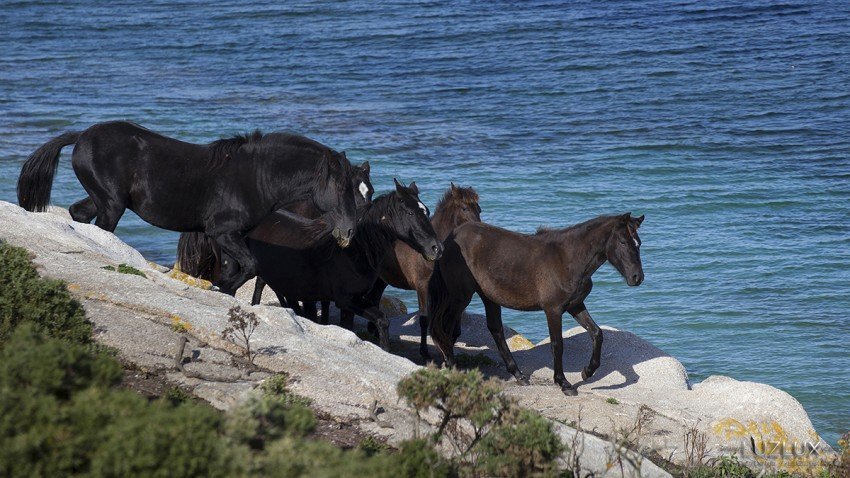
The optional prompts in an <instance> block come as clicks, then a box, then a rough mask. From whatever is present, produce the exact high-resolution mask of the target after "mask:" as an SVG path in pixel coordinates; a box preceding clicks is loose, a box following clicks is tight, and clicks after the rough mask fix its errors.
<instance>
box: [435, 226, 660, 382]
mask: <svg viewBox="0 0 850 478" xmlns="http://www.w3.org/2000/svg"><path fill="white" fill-rule="evenodd" d="M642 222H643V216H641V217H638V218H633V217H631V214H623V215H620V216H600V217H597V218H596V219H591V220H589V221H586V222H583V223H581V224H577V225H575V226H571V227H567V228H565V229H541V230H539V231H538V232H537V234H533V235H525V234H518V233H516V232H511V231H507V230H505V229H501V228H498V227H495V226H491V225H489V224H485V223H483V222H469V223H466V224H463V225H461V226H459V227H458V228H456V229H455V230H454V231H453V232H452V233H451V234H450V235H449V237H448V238H446V240H445V253H444V254H443V257H442V258H441V259H440V260H439V261H438V262H437V263H436V264H435V266H434V273H433V274H432V275H431V282H430V283H429V285H428V307H429V311H430V316H431V324H432V325H431V337H433V339H434V343H435V344H436V345H437V347H438V348H439V349H440V351H441V352H442V353H443V357H444V358H445V360H446V364H447V365H448V366H453V365H454V363H455V360H454V352H453V347H454V343H455V341H457V337H458V336H459V335H460V319H461V314H463V310H464V309H465V308H466V306H467V305H469V301H470V300H471V299H472V294H474V293H476V292H477V293H478V296H479V297H481V301H482V302H483V303H484V309H485V312H486V315H487V328H488V329H489V330H490V333H491V334H492V335H493V340H494V341H495V342H496V347H497V348H498V349H499V353H500V354H501V356H502V360H504V362H505V365H506V366H507V368H508V372H510V373H511V374H512V375H513V376H514V377H515V378H516V379H517V381H519V382H520V383H522V384H528V379H527V378H526V377H525V375H523V373H522V371H520V369H519V367H517V364H516V362H515V361H514V358H513V356H512V355H511V352H510V350H508V344H507V343H506V342H505V334H504V329H503V328H502V307H509V308H511V309H515V310H541V309H542V310H543V311H544V312H545V313H546V321H547V323H548V326H549V338H550V339H551V341H552V357H553V361H554V370H555V374H554V380H555V383H556V384H558V385H559V386H560V387H561V390H562V391H563V392H564V393H565V394H566V395H576V391H575V389H574V388H573V387H572V385H570V383H569V382H568V381H567V379H566V377H564V366H563V362H562V357H563V353H564V341H563V339H562V337H561V335H562V331H561V327H562V325H563V322H562V318H561V316H562V314H563V313H564V312H565V311H566V312H569V313H570V315H572V316H573V317H574V318H575V320H576V321H577V322H578V323H579V324H581V326H582V327H584V328H585V330H587V332H588V333H589V334H590V335H591V337H593V356H592V357H591V359H590V363H589V364H588V366H587V367H585V368H584V370H582V373H581V376H582V378H583V379H585V380H587V379H588V378H589V377H591V376H592V375H593V373H594V372H595V371H596V369H597V368H598V367H599V361H600V355H601V353H602V330H601V329H600V328H599V327H598V326H597V325H596V323H595V322H594V321H593V319H592V318H591V317H590V314H588V313H587V308H586V307H585V306H584V299H585V298H587V296H588V295H589V294H590V290H591V289H592V288H593V282H592V281H591V279H590V278H591V276H592V275H593V273H594V272H596V270H597V269H599V267H600V266H601V265H602V264H604V263H605V261H609V262H611V265H613V266H614V268H615V269H617V271H619V272H620V274H621V275H622V276H623V277H624V278H625V279H626V283H627V284H628V285H630V286H637V285H640V283H641V282H643V266H642V265H641V260H640V244H641V243H640V238H639V237H638V227H640V225H641V223H642Z"/></svg>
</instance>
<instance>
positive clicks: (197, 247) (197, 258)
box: [177, 232, 219, 282]
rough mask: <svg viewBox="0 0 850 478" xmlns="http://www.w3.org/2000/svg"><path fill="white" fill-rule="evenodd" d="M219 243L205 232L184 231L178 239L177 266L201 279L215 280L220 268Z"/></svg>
mask: <svg viewBox="0 0 850 478" xmlns="http://www.w3.org/2000/svg"><path fill="white" fill-rule="evenodd" d="M218 261H219V252H218V244H216V243H215V241H213V240H212V238H211V237H209V236H207V235H206V234H204V233H203V232H184V233H182V234H180V239H179V240H178V241H177V267H179V268H180V271H182V272H185V273H187V274H189V275H190V276H193V277H197V278H199V279H204V280H208V281H210V282H215V281H216V280H218V277H217V275H218V270H219V262H218Z"/></svg>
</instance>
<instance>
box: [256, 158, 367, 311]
mask: <svg viewBox="0 0 850 478" xmlns="http://www.w3.org/2000/svg"><path fill="white" fill-rule="evenodd" d="M370 171H371V170H370V167H369V162H368V161H365V162H364V163H363V164H361V165H360V166H353V167H352V168H351V184H352V186H353V187H354V197H355V201H354V203H355V204H356V205H357V207H358V208H362V207H363V206H365V205H366V204H369V203H371V202H372V195H373V194H374V193H375V188H374V187H372V178H371V177H370V175H369V173H370ZM284 209H286V210H288V211H289V212H293V213H295V214H298V215H299V216H301V217H305V218H307V219H316V218H318V217H320V216H321V211H319V210H318V209H316V207H315V206H314V205H313V204H312V203H310V202H307V201H302V202H300V203H297V204H294V205H292V206H286V207H284ZM265 284H266V283H265V282H264V281H263V279H262V278H261V277H257V281H256V283H255V284H254V295H253V298H252V300H251V304H253V305H257V304H259V303H260V300H261V299H262V297H263V288H264V287H265ZM282 300H285V301H286V306H287V307H289V308H291V309H293V310H295V311H296V313H297V314H298V315H302V316H304V317H307V318H308V319H311V320H313V321H315V320H316V319H317V316H318V314H317V310H316V303H315V302H313V301H301V303H302V305H301V306H299V305H298V302H299V301H300V300H301V299H300V298H297V297H285V298H283V299H282ZM281 305H284V303H283V302H281ZM329 305H330V303H329V301H327V300H323V301H322V323H324V324H327V323H328V309H329Z"/></svg>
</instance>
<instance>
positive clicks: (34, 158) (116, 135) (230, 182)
mask: <svg viewBox="0 0 850 478" xmlns="http://www.w3.org/2000/svg"><path fill="white" fill-rule="evenodd" d="M70 144H75V147H74V153H73V156H72V158H71V164H72V165H73V167H74V172H75V173H76V175H77V178H78V179H79V180H80V183H81V184H82V185H83V188H85V190H86V192H87V193H88V196H89V197H88V198H86V199H83V200H81V201H78V202H76V203H75V204H73V205H72V206H71V208H70V212H71V217H73V218H74V220H75V221H80V222H90V221H91V220H92V219H95V218H96V220H95V224H96V225H97V226H98V227H100V228H101V229H105V230H107V231H114V230H115V226H116V225H117V224H118V221H119V220H120V219H121V216H122V215H123V214H124V210H125V209H130V210H132V211H134V212H135V213H136V214H138V215H139V216H140V217H141V218H142V219H144V220H145V221H147V222H149V223H150V224H153V225H155V226H159V227H162V228H164V229H170V230H173V231H180V232H186V231H196V232H204V233H206V234H207V235H209V236H210V237H213V238H214V239H215V241H216V242H217V243H218V244H219V245H220V246H221V249H222V251H223V252H224V253H226V254H227V256H229V257H231V258H232V259H233V260H232V261H227V260H225V261H222V264H223V270H222V278H221V281H220V282H219V283H218V284H217V285H218V286H219V288H220V289H221V291H222V292H225V293H228V294H231V295H232V294H233V293H235V291H236V289H237V288H238V287H239V286H240V285H242V284H243V283H245V281H246V280H248V279H249V278H250V277H252V276H254V274H256V267H257V266H256V262H255V261H254V258H253V256H252V255H251V253H250V252H249V251H248V248H247V246H246V244H245V241H244V238H243V235H244V233H246V232H247V231H249V230H250V229H252V228H253V227H254V226H256V225H257V224H258V223H259V222H260V221H261V220H262V219H263V218H264V217H266V216H267V215H269V214H270V213H271V212H272V211H274V210H276V209H278V208H280V207H281V206H283V205H285V204H291V203H293V202H296V201H306V200H309V201H312V202H313V204H314V205H315V206H316V208H317V209H318V210H320V211H323V212H325V215H324V216H322V219H320V220H316V221H312V222H303V223H298V224H293V226H292V227H298V228H300V234H301V235H302V236H307V237H308V238H310V239H311V240H314V241H315V240H318V239H319V238H321V237H323V236H325V235H327V234H328V233H331V234H332V235H333V236H334V237H335V238H336V239H337V241H338V242H339V243H340V245H342V246H346V245H347V244H348V243H349V242H350V241H351V238H352V236H353V234H354V227H355V221H356V210H355V205H354V192H353V190H352V186H351V164H350V163H349V162H348V160H347V159H346V158H345V155H344V154H342V153H337V152H336V151H334V150H332V149H330V148H328V147H326V146H324V145H322V144H319V143H317V142H315V141H313V140H310V139H308V138H305V137H302V136H296V135H291V134H284V133H271V134H267V135H263V134H261V133H260V132H259V131H258V132H255V133H254V134H252V135H250V136H236V137H234V138H230V139H221V140H218V141H214V142H212V143H210V144H208V145H197V144H191V143H185V142H182V141H178V140H175V139H172V138H168V137H165V136H162V135H160V134H157V133H154V132H153V131H150V130H148V129H145V128H142V127H141V126H138V125H136V124H133V123H128V122H124V121H116V122H109V123H101V124H96V125H94V126H92V127H90V128H88V129H87V130H85V131H82V132H73V133H65V134H63V135H60V136H58V137H56V138H54V139H52V140H50V141H48V142H47V143H45V144H44V145H42V146H41V147H40V148H38V149H37V150H36V151H35V152H34V153H33V154H32V155H31V156H30V157H29V158H28V159H27V161H26V162H25V163H24V166H23V169H22V171H21V176H20V178H19V179H18V203H19V204H20V205H21V206H22V207H24V208H25V209H27V210H29V211H41V210H44V208H45V207H46V206H47V205H48V203H49V202H50V190H51V188H52V182H53V176H54V174H55V172H56V167H57V165H58V163H59V152H60V151H61V149H62V147H64V146H67V145H70Z"/></svg>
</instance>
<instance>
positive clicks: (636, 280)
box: [626, 271, 643, 287]
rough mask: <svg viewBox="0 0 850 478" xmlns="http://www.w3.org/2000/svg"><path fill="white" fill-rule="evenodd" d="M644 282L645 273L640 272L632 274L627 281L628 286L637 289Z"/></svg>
mask: <svg viewBox="0 0 850 478" xmlns="http://www.w3.org/2000/svg"><path fill="white" fill-rule="evenodd" d="M642 282H643V271H640V272H638V273H636V274H632V275H631V276H630V277H628V278H627V279H626V284H628V285H629V286H631V287H637V286H639V285H641V283H642Z"/></svg>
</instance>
